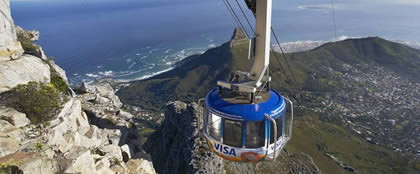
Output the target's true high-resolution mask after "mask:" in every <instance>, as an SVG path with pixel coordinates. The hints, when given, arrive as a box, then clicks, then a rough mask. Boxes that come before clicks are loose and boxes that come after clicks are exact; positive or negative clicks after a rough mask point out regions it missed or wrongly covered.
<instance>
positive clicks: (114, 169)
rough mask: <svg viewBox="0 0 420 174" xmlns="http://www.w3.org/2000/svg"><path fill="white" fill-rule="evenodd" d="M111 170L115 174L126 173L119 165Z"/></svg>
mask: <svg viewBox="0 0 420 174" xmlns="http://www.w3.org/2000/svg"><path fill="white" fill-rule="evenodd" d="M111 170H112V171H113V172H115V173H116V174H125V173H126V172H125V169H124V167H122V166H120V165H113V166H111Z"/></svg>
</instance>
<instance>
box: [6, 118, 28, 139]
mask: <svg viewBox="0 0 420 174" xmlns="http://www.w3.org/2000/svg"><path fill="white" fill-rule="evenodd" d="M0 126H1V127H0V136H2V137H7V138H14V139H16V140H17V141H20V140H22V139H23V138H25V133H24V131H23V130H22V129H20V128H17V127H15V126H13V125H12V124H11V123H10V122H8V121H6V120H0Z"/></svg>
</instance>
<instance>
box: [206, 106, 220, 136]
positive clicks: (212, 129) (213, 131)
mask: <svg viewBox="0 0 420 174" xmlns="http://www.w3.org/2000/svg"><path fill="white" fill-rule="evenodd" d="M208 121H209V123H208V133H209V134H210V136H211V137H213V138H214V139H216V140H218V141H220V138H221V137H220V126H221V124H222V117H219V116H217V115H214V114H211V113H210V114H209V119H208Z"/></svg>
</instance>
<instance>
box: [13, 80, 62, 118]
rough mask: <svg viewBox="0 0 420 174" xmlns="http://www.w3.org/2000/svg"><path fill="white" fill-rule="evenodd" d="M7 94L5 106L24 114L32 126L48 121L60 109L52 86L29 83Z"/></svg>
mask: <svg viewBox="0 0 420 174" xmlns="http://www.w3.org/2000/svg"><path fill="white" fill-rule="evenodd" d="M7 93H8V95H9V96H8V97H7V98H8V101H7V106H9V107H12V108H15V109H16V110H17V111H19V112H23V113H25V114H26V117H28V119H29V120H31V123H32V124H42V123H45V122H47V121H49V120H50V119H52V118H53V117H54V116H55V114H56V112H57V111H58V110H59V108H60V102H61V100H60V93H59V92H58V91H57V89H56V88H55V87H54V85H52V84H48V85H47V84H44V83H37V82H29V83H28V84H23V85H18V86H16V87H15V88H13V89H12V90H10V91H9V92H7Z"/></svg>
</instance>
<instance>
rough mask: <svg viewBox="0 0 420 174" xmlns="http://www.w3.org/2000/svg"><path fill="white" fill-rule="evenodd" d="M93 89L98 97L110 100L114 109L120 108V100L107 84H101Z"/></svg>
mask: <svg viewBox="0 0 420 174" xmlns="http://www.w3.org/2000/svg"><path fill="white" fill-rule="evenodd" d="M95 88H96V91H97V92H98V94H99V95H100V96H102V97H106V98H108V99H110V100H111V101H112V104H113V105H114V106H115V107H117V108H120V107H121V106H122V103H121V101H120V99H119V98H118V96H117V95H115V91H114V89H113V88H112V87H111V85H110V84H109V83H107V82H103V83H99V84H96V85H95Z"/></svg>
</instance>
